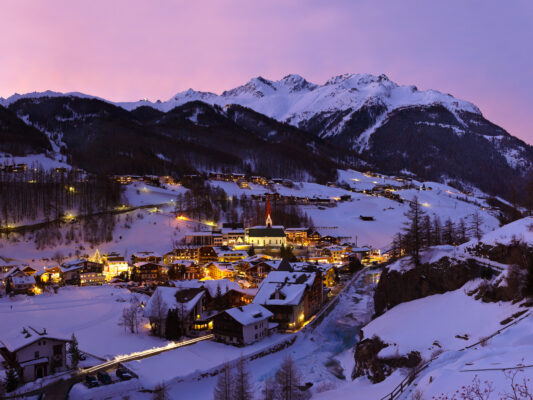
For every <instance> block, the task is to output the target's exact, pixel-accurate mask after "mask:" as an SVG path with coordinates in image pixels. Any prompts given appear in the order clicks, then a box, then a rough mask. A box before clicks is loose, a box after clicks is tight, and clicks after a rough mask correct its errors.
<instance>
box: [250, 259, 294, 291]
mask: <svg viewBox="0 0 533 400" xmlns="http://www.w3.org/2000/svg"><path fill="white" fill-rule="evenodd" d="M290 269H291V265H290V263H289V262H288V261H287V260H262V261H260V262H256V263H251V264H249V266H248V268H246V269H245V270H244V273H245V277H246V280H248V282H250V283H251V285H252V287H257V286H258V285H259V284H260V283H261V282H262V281H263V279H265V278H266V276H267V275H268V274H269V273H271V272H272V271H278V270H281V271H287V270H290Z"/></svg>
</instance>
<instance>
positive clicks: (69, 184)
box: [0, 167, 122, 226]
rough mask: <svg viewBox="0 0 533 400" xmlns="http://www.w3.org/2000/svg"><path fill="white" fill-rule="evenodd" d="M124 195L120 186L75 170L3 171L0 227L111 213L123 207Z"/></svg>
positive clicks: (38, 168)
mask: <svg viewBox="0 0 533 400" xmlns="http://www.w3.org/2000/svg"><path fill="white" fill-rule="evenodd" d="M121 194H122V188H121V186H120V184H118V183H116V182H113V181H111V180H110V179H108V178H107V177H104V176H94V175H87V174H85V173H82V172H79V171H77V170H74V169H73V170H68V171H62V172H57V171H56V170H45V169H43V168H42V167H31V168H27V169H26V170H25V171H20V172H16V173H14V172H9V171H6V170H5V169H2V170H0V225H1V226H8V225H9V224H17V223H19V222H20V221H23V220H36V219H44V220H45V221H49V220H55V219H59V218H63V217H65V216H68V215H69V214H68V213H73V214H91V213H93V212H95V211H102V210H108V209H111V208H113V207H115V206H117V205H119V204H120V201H121Z"/></svg>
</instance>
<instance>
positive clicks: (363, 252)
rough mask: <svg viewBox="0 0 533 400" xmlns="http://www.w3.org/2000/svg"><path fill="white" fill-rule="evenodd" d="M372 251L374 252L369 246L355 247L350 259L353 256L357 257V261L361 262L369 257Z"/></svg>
mask: <svg viewBox="0 0 533 400" xmlns="http://www.w3.org/2000/svg"><path fill="white" fill-rule="evenodd" d="M371 251H372V249H371V248H370V247H368V246H364V247H354V248H352V250H351V251H350V254H349V257H352V256H353V257H356V258H357V259H359V261H361V260H362V259H363V258H365V257H366V256H368V255H369V254H370V252H371Z"/></svg>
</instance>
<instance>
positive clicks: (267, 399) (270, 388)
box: [261, 377, 276, 400]
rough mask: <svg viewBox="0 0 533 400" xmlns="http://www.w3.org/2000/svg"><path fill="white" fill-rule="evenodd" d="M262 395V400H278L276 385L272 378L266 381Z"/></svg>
mask: <svg viewBox="0 0 533 400" xmlns="http://www.w3.org/2000/svg"><path fill="white" fill-rule="evenodd" d="M261 393H262V395H263V397H262V400H274V399H275V398H276V384H275V382H274V379H272V377H268V378H266V379H265V383H264V385H263V390H262V391H261Z"/></svg>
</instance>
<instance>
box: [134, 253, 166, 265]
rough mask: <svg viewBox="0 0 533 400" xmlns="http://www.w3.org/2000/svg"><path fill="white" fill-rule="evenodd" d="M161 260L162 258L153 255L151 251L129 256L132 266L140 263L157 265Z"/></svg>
mask: <svg viewBox="0 0 533 400" xmlns="http://www.w3.org/2000/svg"><path fill="white" fill-rule="evenodd" d="M162 260H163V257H161V256H160V255H159V254H156V253H154V252H153V251H139V252H137V253H133V254H132V255H131V262H132V263H133V264H135V263H140V262H152V263H156V264H159V263H160V262H161V261H162Z"/></svg>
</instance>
